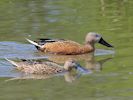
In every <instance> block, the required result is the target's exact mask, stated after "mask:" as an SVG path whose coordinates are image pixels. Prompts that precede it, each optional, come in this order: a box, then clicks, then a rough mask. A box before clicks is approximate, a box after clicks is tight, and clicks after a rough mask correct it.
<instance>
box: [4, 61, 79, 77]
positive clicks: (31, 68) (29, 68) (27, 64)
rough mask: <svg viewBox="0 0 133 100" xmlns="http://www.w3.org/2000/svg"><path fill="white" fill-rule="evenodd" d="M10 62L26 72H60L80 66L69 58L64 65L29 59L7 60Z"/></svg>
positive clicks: (40, 73)
mask: <svg viewBox="0 0 133 100" xmlns="http://www.w3.org/2000/svg"><path fill="white" fill-rule="evenodd" d="M6 60H7V61H9V62H10V63H11V64H13V65H14V66H16V69H17V70H20V71H21V72H24V73H26V74H39V75H42V74H45V75H46V74H57V73H62V72H67V71H71V70H72V68H76V69H78V67H81V66H80V65H79V64H78V63H77V62H76V61H74V60H72V59H69V60H67V61H66V62H65V64H64V66H61V65H58V64H56V63H54V62H50V61H45V62H42V61H29V60H25V59H23V60H21V61H20V62H15V61H13V60H9V59H6Z"/></svg>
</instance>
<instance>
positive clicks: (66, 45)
mask: <svg viewBox="0 0 133 100" xmlns="http://www.w3.org/2000/svg"><path fill="white" fill-rule="evenodd" d="M27 41H29V42H30V43H31V44H33V45H35V46H36V48H37V49H38V50H40V51H42V52H45V53H52V54H63V55H76V54H85V53H89V52H93V51H94V50H95V46H94V45H95V43H100V44H103V45H105V46H107V47H113V46H112V45H110V44H109V43H107V42H106V41H105V40H103V38H102V36H101V35H100V34H98V33H95V32H89V33H88V34H87V35H86V38H85V44H84V45H81V44H79V43H77V42H74V41H71V40H64V39H40V40H39V41H38V42H34V41H32V40H30V39H27Z"/></svg>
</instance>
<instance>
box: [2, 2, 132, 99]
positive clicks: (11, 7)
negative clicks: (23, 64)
mask: <svg viewBox="0 0 133 100" xmlns="http://www.w3.org/2000/svg"><path fill="white" fill-rule="evenodd" d="M132 9H133V1H132V0H84V1H83V0H78V1H75V0H66V1H63V0H36V1H35V0H20V1H18V0H1V1H0V12H1V15H0V22H1V24H0V35H1V36H0V77H1V78H0V90H1V91H0V100H62V99H64V100H67V99H69V100H88V99H90V100H112V99H114V100H125V99H127V100H132V99H133V95H132V94H133V85H132V84H133V81H132V79H133V67H132V65H133V62H132V59H133V55H132V50H133V46H132V42H133V39H132V38H133V34H132V32H133V29H132V26H133V24H132V23H133V18H132ZM90 31H94V32H98V33H101V35H102V36H103V38H104V39H105V40H107V41H108V42H109V43H111V44H113V45H114V47H115V48H114V50H113V49H108V48H106V47H104V46H101V45H99V44H97V45H96V48H99V49H97V50H96V52H95V57H93V56H91V55H81V56H71V58H75V59H77V60H78V62H79V63H80V64H81V65H82V66H84V67H85V68H87V69H89V70H91V71H92V73H89V74H82V75H75V74H71V73H66V74H65V75H57V76H52V77H51V76H50V77H49V76H45V77H42V76H36V75H35V76H32V75H31V76H26V77H25V75H22V73H21V72H18V71H16V70H14V67H13V66H12V65H11V64H10V63H8V62H7V61H6V60H5V58H10V59H18V58H25V59H42V58H43V59H49V60H52V61H54V62H57V63H59V64H63V63H64V61H65V60H66V59H67V58H68V56H51V55H50V56H49V55H44V54H42V53H40V52H37V50H36V49H35V48H34V46H32V45H31V44H29V43H28V42H27V41H26V40H25V38H30V39H32V40H34V39H36V38H40V37H45V38H46V37H51V38H64V39H71V40H74V41H77V42H79V43H83V42H84V37H85V35H86V33H87V32H90ZM19 76H21V77H22V76H23V78H25V79H14V80H10V79H12V78H13V77H19ZM29 78H33V79H29ZM39 78H40V79H39ZM6 80H9V81H6Z"/></svg>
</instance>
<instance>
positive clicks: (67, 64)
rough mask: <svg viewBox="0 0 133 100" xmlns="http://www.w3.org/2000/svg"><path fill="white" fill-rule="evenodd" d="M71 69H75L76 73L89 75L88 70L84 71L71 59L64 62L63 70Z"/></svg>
mask: <svg viewBox="0 0 133 100" xmlns="http://www.w3.org/2000/svg"><path fill="white" fill-rule="evenodd" d="M72 68H75V69H76V70H77V71H79V72H81V73H90V71H89V70H87V69H85V68H84V67H82V66H81V65H80V64H79V63H78V62H76V61H75V60H73V59H69V60H67V61H66V62H65V64H64V69H66V70H68V71H71V70H72Z"/></svg>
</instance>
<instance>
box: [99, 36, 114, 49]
mask: <svg viewBox="0 0 133 100" xmlns="http://www.w3.org/2000/svg"><path fill="white" fill-rule="evenodd" d="M99 43H100V44H102V45H105V46H107V47H112V48H113V46H112V45H111V44H109V43H107V42H106V41H105V40H104V39H103V38H101V39H100V41H99Z"/></svg>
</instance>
